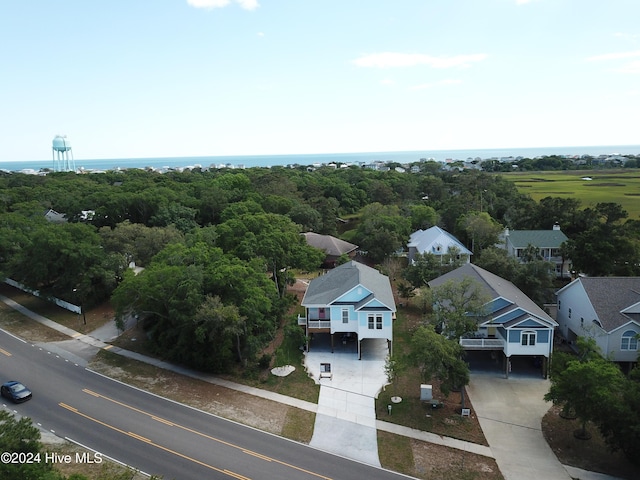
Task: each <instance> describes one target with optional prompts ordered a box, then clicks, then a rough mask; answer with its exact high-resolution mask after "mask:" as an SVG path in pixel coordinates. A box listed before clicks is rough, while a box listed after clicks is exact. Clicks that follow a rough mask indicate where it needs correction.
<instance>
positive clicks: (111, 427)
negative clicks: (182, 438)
mask: <svg viewBox="0 0 640 480" xmlns="http://www.w3.org/2000/svg"><path fill="white" fill-rule="evenodd" d="M58 405H60V406H61V407H62V408H65V409H67V410H69V411H71V412H73V413H75V414H77V415H80V416H81V417H83V418H86V419H87V420H91V421H92V422H95V423H98V424H100V425H102V426H104V427H107V428H109V429H111V430H114V431H116V432H118V433H121V434H123V435H127V436H129V437H131V438H135V439H136V440H138V441H141V442H144V443H146V444H148V445H152V446H154V447H156V448H159V449H160V450H164V451H165V452H168V453H172V454H174V455H176V456H178V457H180V458H184V459H185V460H189V461H191V462H193V463H197V464H198V465H202V466H203V467H206V468H209V469H211V470H215V471H216V472H220V473H224V474H225V475H229V476H230V477H234V478H237V479H241V480H251V479H250V478H249V477H245V476H242V475H239V474H237V473H234V472H232V471H230V470H227V469H221V468H217V467H214V466H213V465H209V464H208V463H204V462H202V461H200V460H197V459H195V458H192V457H189V456H188V455H185V454H183V453H180V452H176V451H175V450H171V449H170V448H167V447H163V446H162V445H159V444H157V443H154V442H152V441H151V440H149V439H148V438H145V437H143V436H141V435H138V434H136V433H133V432H125V431H124V430H122V429H120V428H118V427H114V426H113V425H109V424H108V423H105V422H103V421H101V420H98V419H97V418H93V417H90V416H89V415H87V414H85V413H81V412H79V411H78V409H77V408H74V407H71V406H69V405H67V404H65V403H59V404H58Z"/></svg>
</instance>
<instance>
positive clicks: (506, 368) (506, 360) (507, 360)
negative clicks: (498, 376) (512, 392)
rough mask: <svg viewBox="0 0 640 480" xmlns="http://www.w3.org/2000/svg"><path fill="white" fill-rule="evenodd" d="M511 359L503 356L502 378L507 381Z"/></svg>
mask: <svg viewBox="0 0 640 480" xmlns="http://www.w3.org/2000/svg"><path fill="white" fill-rule="evenodd" d="M510 358H511V357H507V356H506V355H505V356H504V378H506V379H509V372H510V371H511V360H510Z"/></svg>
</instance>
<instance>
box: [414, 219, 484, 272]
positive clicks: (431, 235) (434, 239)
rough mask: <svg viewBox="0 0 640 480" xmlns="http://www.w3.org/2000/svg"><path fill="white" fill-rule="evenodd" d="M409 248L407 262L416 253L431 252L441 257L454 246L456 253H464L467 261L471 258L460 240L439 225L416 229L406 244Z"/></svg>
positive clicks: (469, 252)
mask: <svg viewBox="0 0 640 480" xmlns="http://www.w3.org/2000/svg"><path fill="white" fill-rule="evenodd" d="M407 247H408V249H409V255H408V258H409V262H410V263H411V262H412V261H413V259H414V257H415V255H416V254H417V253H420V254H425V253H431V254H433V255H438V256H440V257H442V256H443V255H446V254H447V253H448V252H449V251H450V249H451V248H455V249H456V251H457V252H458V255H466V257H467V263H469V262H470V261H471V260H470V258H471V255H472V253H471V251H470V250H469V249H467V247H465V246H464V245H463V244H462V243H461V242H460V240H458V239H457V238H456V237H454V236H453V235H451V234H450V233H449V232H447V231H445V230H443V229H441V228H440V227H431V228H428V229H426V230H417V231H415V232H413V233H412V234H411V236H410V237H409V243H408V244H407Z"/></svg>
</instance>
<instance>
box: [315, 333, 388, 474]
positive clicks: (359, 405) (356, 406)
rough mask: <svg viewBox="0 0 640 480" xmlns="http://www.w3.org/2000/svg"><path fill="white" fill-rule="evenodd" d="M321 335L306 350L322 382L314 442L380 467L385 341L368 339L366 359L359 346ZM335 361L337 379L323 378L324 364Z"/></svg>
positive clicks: (334, 372)
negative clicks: (380, 396) (379, 424)
mask: <svg viewBox="0 0 640 480" xmlns="http://www.w3.org/2000/svg"><path fill="white" fill-rule="evenodd" d="M336 343H337V345H336V346H335V348H334V353H331V345H330V343H329V337H328V336H319V335H318V336H317V338H316V339H315V340H314V342H313V343H312V346H311V349H310V351H309V352H307V353H306V354H305V367H306V369H307V372H308V373H309V375H311V376H312V377H313V379H314V380H315V381H316V382H317V383H319V384H320V396H319V398H318V411H317V414H316V422H315V426H314V429H313V436H312V438H311V442H310V445H311V446H313V447H316V448H319V449H321V450H325V451H328V452H332V453H335V454H337V455H341V456H344V457H347V458H351V459H353V460H358V461H360V462H364V463H367V464H369V465H374V466H378V467H379V466H380V459H379V457H378V438H377V432H376V412H375V397H376V396H377V395H378V393H379V392H380V390H381V389H382V387H383V386H384V385H385V384H386V383H387V377H386V375H385V373H384V364H385V358H386V356H387V353H388V351H387V342H386V340H365V341H364V342H363V343H362V360H358V354H357V348H356V346H355V344H346V345H342V343H340V342H336ZM321 363H330V364H331V372H332V378H330V379H329V378H320V364H321Z"/></svg>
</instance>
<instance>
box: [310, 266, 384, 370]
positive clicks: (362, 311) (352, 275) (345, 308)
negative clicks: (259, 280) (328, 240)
mask: <svg viewBox="0 0 640 480" xmlns="http://www.w3.org/2000/svg"><path fill="white" fill-rule="evenodd" d="M302 306H303V307H305V312H306V314H305V317H298V325H302V326H304V327H305V334H306V336H307V338H308V339H309V338H311V337H312V336H313V335H315V334H330V335H331V350H332V352H333V347H334V337H335V336H336V335H339V336H340V338H341V339H344V341H345V342H346V341H347V339H349V340H355V341H357V345H358V358H359V359H360V358H362V357H361V342H363V341H365V340H368V339H386V340H387V344H388V347H389V352H390V353H391V348H392V342H393V320H394V318H395V312H396V305H395V301H394V299H393V293H392V291H391V283H390V282H389V278H388V277H387V276H385V275H382V274H381V273H380V272H378V271H377V270H376V269H374V268H371V267H368V266H366V265H364V264H362V263H358V262H355V261H350V262H348V263H345V264H343V265H340V266H338V267H336V268H334V269H333V270H330V271H329V272H328V273H326V274H324V275H322V276H320V277H317V278H314V279H313V280H312V281H311V282H310V283H309V287H308V288H307V291H306V292H305V294H304V297H303V299H302ZM309 347H310V345H309V344H307V348H309Z"/></svg>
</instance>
